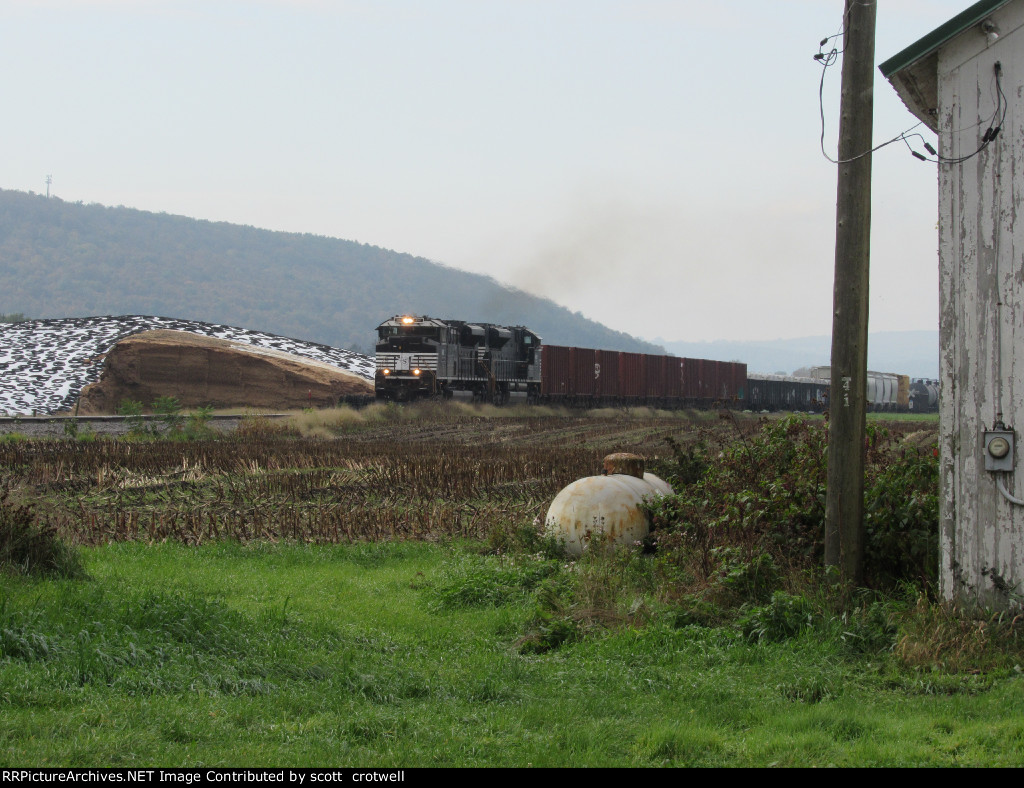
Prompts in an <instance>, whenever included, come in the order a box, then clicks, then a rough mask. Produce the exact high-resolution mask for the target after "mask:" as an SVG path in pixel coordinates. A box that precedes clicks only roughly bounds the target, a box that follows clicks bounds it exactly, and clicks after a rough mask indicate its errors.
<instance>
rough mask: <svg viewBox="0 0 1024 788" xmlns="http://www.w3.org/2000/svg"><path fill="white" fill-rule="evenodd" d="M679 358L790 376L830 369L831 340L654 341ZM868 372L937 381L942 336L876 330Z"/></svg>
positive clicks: (869, 352) (927, 332)
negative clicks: (802, 370) (816, 368)
mask: <svg viewBox="0 0 1024 788" xmlns="http://www.w3.org/2000/svg"><path fill="white" fill-rule="evenodd" d="M654 341H655V342H659V343H661V344H663V345H664V346H665V349H666V350H668V352H670V353H674V354H675V355H677V356H690V357H695V358H713V359H719V360H722V361H742V362H744V363H745V364H746V365H747V369H749V370H750V371H751V372H768V373H771V372H785V373H786V374H792V373H793V372H795V371H796V370H797V369H800V368H802V367H813V366H827V365H828V364H829V360H830V357H831V353H832V339H831V337H828V336H817V337H801V338H798V339H775V340H759V341H751V342H729V341H721V342H669V341H665V340H662V339H655V340H654ZM868 369H870V370H873V371H875V372H895V373H897V374H901V375H909V376H910V377H912V378H933V379H934V378H938V376H939V332H938V331H937V330H936V331H878V332H874V333H871V334H869V335H868Z"/></svg>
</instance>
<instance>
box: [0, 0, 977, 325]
mask: <svg viewBox="0 0 1024 788" xmlns="http://www.w3.org/2000/svg"><path fill="white" fill-rule="evenodd" d="M970 4H971V2H970V0H880V2H879V10H878V27H877V41H876V63H879V62H882V61H883V60H886V59H888V58H889V57H891V56H892V55H894V54H896V53H897V52H899V51H900V50H902V49H904V48H905V47H907V46H909V45H910V44H912V43H914V42H915V41H917V40H918V39H919V38H921V37H922V36H924V35H925V34H927V33H929V32H930V31H931V30H933V29H934V28H936V27H938V26H939V25H941V24H942V23H943V22H945V21H947V20H948V19H950V18H951V17H953V16H955V15H956V14H957V13H959V12H960V11H962V10H963V9H964V8H966V7H968V6H969V5H970ZM842 9H843V2H842V0H770V1H769V0H734V1H733V2H716V3H710V2H707V0H536V1H535V0H262V1H256V0H199V1H198V2H191V0H165V1H162V0H0V58H2V66H3V73H4V75H5V78H4V80H3V81H2V83H0V101H2V106H3V113H2V116H3V123H2V124H0V140H2V145H3V150H5V151H6V152H7V155H6V156H5V162H4V167H3V169H2V176H0V188H5V189H18V190H23V191H34V192H36V193H45V192H46V176H47V175H48V174H49V175H52V177H53V184H52V187H51V189H52V193H53V194H55V195H56V196H58V197H60V198H61V199H64V200H68V201H79V200H80V201H83V202H86V203H102V204H104V205H125V206H128V207H131V208H140V209H144V210H149V211H156V212H166V213H172V214H183V215H186V216H191V217H196V218H200V219H209V220H214V221H228V222H233V223H238V224H246V225H252V226H255V227H262V228H267V229H271V230H285V231H294V232H308V233H315V234H318V235H326V236H332V237H336V238H344V239H349V240H357V241H361V242H363V243H368V244H373V245H376V246H382V247H386V248H389V249H395V250H397V251H401V252H408V253H409V254H413V255H418V256H422V257H427V258H429V259H431V260H434V261H437V262H441V263H444V264H446V265H449V266H453V267H456V268H461V269H464V270H467V271H476V272H481V273H487V274H490V275H492V276H494V277H495V278H496V279H498V280H499V281H501V282H504V283H507V284H511V285H515V286H517V287H521V288H523V289H525V290H528V291H531V292H535V293H539V294H542V295H545V296H548V297H550V298H552V299H554V300H555V301H557V302H558V303H560V304H563V305H565V306H567V307H569V308H570V309H572V310H574V311H576V310H578V311H580V312H582V313H583V314H585V315H587V316H588V317H591V318H594V319H595V320H598V321H600V322H602V323H605V324H606V325H608V326H611V327H612V328H615V329H618V330H621V331H626V332H628V333H631V334H634V335H637V336H641V337H644V338H647V339H654V338H658V337H660V338H662V339H665V340H714V339H772V338H781V337H796V336H807V335H821V334H828V333H830V331H831V304H832V275H833V265H834V254H835V249H834V233H835V228H834V224H835V195H836V167H835V165H833V164H831V163H829V162H828V161H827V160H826V159H825V158H824V157H823V156H822V153H821V150H820V141H819V138H820V135H821V121H820V116H819V101H818V86H819V80H820V78H821V66H820V65H819V64H818V62H816V61H815V60H814V59H813V56H814V54H815V53H816V52H818V46H819V41H820V40H821V39H823V38H825V37H826V36H831V35H833V34H835V33H837V32H839V30H840V28H841V23H842ZM840 67H841V64H840V63H837V64H836V66H835V67H834V68H831V69H829V70H828V73H827V76H826V80H825V86H824V92H825V102H824V104H825V106H824V111H825V145H826V149H827V150H828V151H829V152H830V154H831V155H832V156H833V157H834V156H835V150H836V144H837V142H836V141H837V139H838V100H839V89H840ZM915 122H916V119H914V118H913V117H912V116H911V115H910V114H909V112H907V110H906V109H905V108H904V107H903V105H902V104H901V102H900V101H899V99H898V98H897V96H896V94H895V91H894V90H893V89H892V87H891V86H890V85H889V84H888V83H887V82H886V81H885V80H883V79H882V77H881V75H880V74H878V73H877V69H876V79H875V126H874V128H875V140H876V143H878V142H882V141H884V140H886V139H889V138H891V137H894V136H896V135H898V134H899V133H900V132H901V131H904V130H906V129H908V128H909V127H911V126H913V125H914V123H915ZM917 131H919V132H923V134H924V135H925V138H926V139H928V140H929V142H931V143H932V144H933V145H934V144H935V143H934V135H932V134H931V133H930V132H928V131H927V130H925V129H924V128H923V127H921V128H919V129H917ZM917 147H918V150H921V149H922V148H921V146H920V145H919V144H918V146H917ZM873 173H874V188H873V219H872V260H871V264H872V275H871V330H872V331H883V330H906V329H935V328H937V325H938V295H937V291H938V273H937V252H936V249H937V231H936V221H937V208H936V206H937V186H936V183H937V180H936V165H934V164H930V163H924V162H921V161H919V160H917V159H915V158H913V157H912V156H911V155H910V152H909V150H908V149H907V147H906V145H904V144H903V143H902V142H899V143H897V144H894V145H890V146H889V147H887V148H885V149H883V150H882V151H879V152H878V153H876V154H875V155H874V163H873ZM0 264H2V261H0ZM296 274H297V275H301V272H296ZM401 284H402V283H401V282H396V283H395V286H396V287H401ZM268 297H272V294H268ZM345 297H346V291H345V287H344V284H343V283H341V282H339V284H338V298H339V299H343V298H345ZM8 306H9V307H10V308H12V309H13V308H17V305H16V304H9V305H8ZM451 317H463V318H466V319H478V320H479V319H487V316H486V315H451ZM250 328H259V326H250Z"/></svg>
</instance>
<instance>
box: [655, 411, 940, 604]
mask: <svg viewBox="0 0 1024 788" xmlns="http://www.w3.org/2000/svg"><path fill="white" fill-rule="evenodd" d="M741 438H742V439H741V440H740V441H738V442H737V443H735V444H734V445H733V446H731V447H728V448H726V449H724V450H723V451H722V452H721V454H720V455H719V456H718V457H717V459H716V461H715V462H710V461H708V460H707V458H706V452H705V450H703V449H702V448H701V447H700V446H698V447H695V448H691V449H687V450H683V449H681V448H680V447H679V446H678V445H676V444H673V445H672V447H673V449H674V452H675V459H674V463H672V464H670V465H669V469H668V475H669V476H670V477H671V478H673V479H674V480H675V481H676V482H677V484H678V487H677V489H678V490H679V492H678V494H676V495H674V496H668V497H666V498H662V499H660V500H659V501H657V502H655V503H653V504H652V505H651V506H650V508H649V514H650V517H651V521H652V525H653V528H654V536H655V538H656V540H657V543H658V547H659V555H660V557H661V558H662V560H665V561H667V562H670V563H673V564H676V565H678V566H679V567H681V568H684V569H685V570H686V572H687V574H688V575H689V576H690V577H691V578H692V580H691V583H690V586H691V587H690V588H688V589H686V592H687V593H694V592H701V593H704V594H705V595H710V596H712V597H713V598H714V599H715V600H716V601H718V602H720V603H731V604H732V605H734V606H738V605H742V604H745V603H763V602H764V601H765V600H767V599H768V598H770V597H771V595H772V594H773V593H774V592H776V591H784V590H787V585H789V586H793V585H797V586H798V585H801V584H803V583H805V581H804V580H802V579H801V578H802V577H804V576H806V574H807V573H812V574H815V573H817V572H818V571H819V570H820V567H821V565H822V562H823V558H824V534H825V493H826V489H825V485H826V479H827V469H826V459H827V448H828V445H827V444H828V431H827V428H826V426H825V424H824V423H820V422H819V423H816V422H812V421H806V420H803V419H800V418H797V417H788V418H784V419H779V420H774V421H769V420H765V421H762V425H761V431H760V432H759V433H758V434H757V435H754V436H752V437H750V438H749V439H748V438H747V437H745V436H741ZM865 528H866V532H867V543H866V549H865V556H866V557H865V576H866V585H867V587H869V588H874V589H878V590H892V589H894V588H896V587H897V586H898V585H899V584H900V583H903V582H912V583H915V584H919V585H921V586H922V587H924V588H930V586H931V585H932V584H933V583H934V581H935V579H936V574H937V568H938V463H937V461H936V459H935V458H934V457H933V456H932V455H931V454H929V453H921V452H920V451H918V450H917V449H915V448H908V447H906V446H900V445H898V444H896V443H895V442H894V441H892V440H891V439H890V438H889V435H888V433H887V432H886V431H885V430H883V429H880V428H877V427H876V426H875V425H870V426H869V427H868V434H867V463H866V474H865ZM790 590H791V589H790Z"/></svg>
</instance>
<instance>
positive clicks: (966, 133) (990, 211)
mask: <svg viewBox="0 0 1024 788" xmlns="http://www.w3.org/2000/svg"><path fill="white" fill-rule="evenodd" d="M994 16H995V18H996V20H997V23H998V24H999V27H1000V31H1001V35H1000V38H999V39H998V40H997V41H996V42H994V43H990V42H988V41H986V39H985V37H984V36H983V35H981V34H980V32H979V31H977V30H968V31H965V32H964V33H962V34H961V35H960V36H959V37H958V38H956V39H954V40H953V41H951V42H949V43H948V44H946V45H945V46H944V47H943V49H942V50H941V51H940V53H939V108H940V109H939V130H940V133H939V142H940V149H939V152H940V154H941V155H942V156H943V157H945V158H947V159H948V158H957V157H962V156H967V155H969V154H971V153H974V152H975V151H976V150H977V149H978V148H979V146H980V145H981V144H982V143H981V140H982V135H983V134H984V132H985V131H986V129H988V128H989V126H990V125H991V123H992V122H993V121H992V117H993V115H994V113H995V112H996V109H997V107H998V106H999V102H1000V101H1001V99H1000V98H999V97H998V91H997V87H996V79H995V72H994V64H995V63H996V61H999V62H1000V63H1001V66H1002V76H1001V84H1002V88H1003V92H1004V94H1005V99H1006V103H1005V106H1007V110H1006V118H1005V122H1004V124H1003V128H1002V130H1001V132H1000V134H999V136H998V137H997V139H996V141H995V142H994V143H992V144H990V145H989V146H988V147H986V148H985V149H984V150H982V151H981V152H980V153H978V154H977V155H975V156H973V157H971V158H970V159H968V160H966V161H963V162H961V163H940V165H939V195H940V204H939V228H940V229H939V257H940V296H939V298H940V342H941V354H940V374H941V381H942V399H941V405H940V454H941V459H940V473H941V512H940V548H941V551H942V556H941V567H940V579H941V587H942V591H943V594H944V595H945V596H946V597H948V598H953V597H963V598H968V599H973V600H976V601H979V602H981V603H983V604H988V605H994V606H1004V605H1006V604H1021V603H1022V602H1024V563H1022V561H1024V507H1021V506H1017V505H1014V504H1011V503H1010V502H1008V501H1007V500H1005V499H1004V498H1003V496H1002V495H1000V493H999V492H998V491H997V489H996V478H995V475H994V474H992V473H991V472H989V471H986V470H985V463H984V456H983V453H982V452H983V433H984V430H986V429H988V428H991V427H992V426H993V425H994V424H995V422H996V421H997V420H1000V419H1001V420H1002V421H1004V422H1005V423H1006V424H1007V425H1011V426H1014V427H1017V428H1018V429H1024V381H1022V380H1021V379H1020V378H1021V374H1022V373H1024V325H1022V320H1024V211H1022V210H1021V208H1022V199H1024V162H1022V161H1021V159H1022V156H1024V145H1022V141H1024V112H1022V111H1021V107H1022V103H1021V102H1022V99H1024V27H1022V25H1024V2H1017V3H1011V4H1009V5H1007V6H1005V7H1004V8H1003V9H1000V12H999V13H998V14H996V15H994ZM1018 214H1019V215H1020V216H1021V217H1022V221H1021V222H1020V223H1018V222H1017V221H1016V218H1017V216H1018ZM1020 437H1021V436H1020V434H1018V439H1020ZM1016 458H1017V462H1018V463H1024V452H1022V450H1021V446H1020V445H1018V446H1017V447H1016ZM1006 483H1007V486H1008V487H1009V488H1010V489H1011V490H1012V491H1015V494H1016V495H1017V496H1018V497H1022V498H1024V467H1022V468H1020V469H1019V470H1017V471H1016V472H1015V473H1014V474H1009V475H1007V477H1006Z"/></svg>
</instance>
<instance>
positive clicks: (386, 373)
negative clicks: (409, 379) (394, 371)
mask: <svg viewBox="0 0 1024 788" xmlns="http://www.w3.org/2000/svg"><path fill="white" fill-rule="evenodd" d="M380 374H382V375H390V374H391V370H390V369H382V370H381V371H380Z"/></svg>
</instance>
